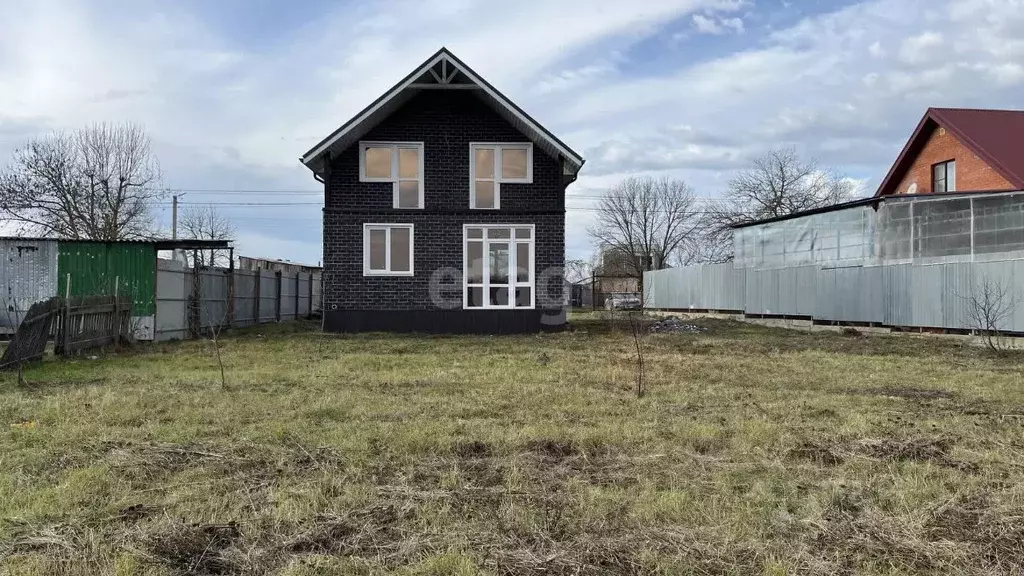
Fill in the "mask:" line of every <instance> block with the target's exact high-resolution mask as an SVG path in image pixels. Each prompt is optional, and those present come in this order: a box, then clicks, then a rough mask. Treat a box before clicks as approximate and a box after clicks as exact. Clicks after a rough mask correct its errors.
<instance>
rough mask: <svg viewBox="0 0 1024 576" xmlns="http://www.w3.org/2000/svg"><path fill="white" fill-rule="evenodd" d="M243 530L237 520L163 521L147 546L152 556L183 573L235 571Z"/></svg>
mask: <svg viewBox="0 0 1024 576" xmlns="http://www.w3.org/2000/svg"><path fill="white" fill-rule="evenodd" d="M241 539H242V533H241V531H240V530H239V529H238V526H237V525H236V524H234V523H229V524H185V523H182V522H178V523H174V524H171V525H164V530H162V531H160V532H155V533H151V534H150V535H149V536H148V538H147V539H146V541H145V543H144V549H145V550H146V552H148V553H149V555H150V557H151V560H154V561H156V562H158V563H160V564H163V565H165V566H167V567H168V568H170V569H172V570H174V571H175V572H178V573H183V574H236V573H238V572H240V571H241V564H240V562H239V559H238V558H237V557H236V556H237V552H238V545H239V542H240V541H241Z"/></svg>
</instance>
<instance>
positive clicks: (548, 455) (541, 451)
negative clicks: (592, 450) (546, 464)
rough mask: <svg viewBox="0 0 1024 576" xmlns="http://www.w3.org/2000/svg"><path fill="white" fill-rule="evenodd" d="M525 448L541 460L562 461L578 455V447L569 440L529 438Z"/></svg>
mask: <svg viewBox="0 0 1024 576" xmlns="http://www.w3.org/2000/svg"><path fill="white" fill-rule="evenodd" d="M526 449H527V450H529V451H530V452H532V453H533V454H536V455H537V456H539V457H540V458H541V459H543V460H547V461H550V462H555V463H558V462H564V461H566V460H568V459H570V458H575V457H577V456H579V455H580V449H579V447H578V446H576V444H575V443H574V442H572V441H571V440H557V439H553V438H542V439H538V440H531V441H530V442H528V443H527V444H526Z"/></svg>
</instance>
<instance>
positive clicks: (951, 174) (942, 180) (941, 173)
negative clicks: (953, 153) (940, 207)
mask: <svg viewBox="0 0 1024 576" xmlns="http://www.w3.org/2000/svg"><path fill="white" fill-rule="evenodd" d="M932 192H956V161H955V160H950V161H948V162H939V163H938V164H933V165H932Z"/></svg>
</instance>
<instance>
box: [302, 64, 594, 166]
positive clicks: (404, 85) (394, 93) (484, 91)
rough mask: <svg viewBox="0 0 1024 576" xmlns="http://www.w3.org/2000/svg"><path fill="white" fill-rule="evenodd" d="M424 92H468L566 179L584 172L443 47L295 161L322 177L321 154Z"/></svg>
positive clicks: (575, 157) (578, 159) (567, 151)
mask: <svg viewBox="0 0 1024 576" xmlns="http://www.w3.org/2000/svg"><path fill="white" fill-rule="evenodd" d="M428 89H447V90H459V89H462V90H473V91H474V92H475V93H476V94H477V95H478V96H479V97H480V99H481V100H483V101H485V102H486V103H487V104H489V105H490V106H491V108H493V109H494V110H495V111H496V112H497V113H498V114H500V115H501V116H503V117H504V118H505V119H506V120H508V121H509V122H510V123H511V124H512V125H513V126H515V127H516V129H518V130H519V131H520V132H522V133H523V134H525V135H526V136H527V137H528V138H529V139H530V140H531V141H532V142H533V143H534V144H535V145H537V146H538V147H540V148H541V149H543V150H544V151H545V152H546V153H548V154H549V155H551V156H553V157H556V158H557V157H559V156H560V157H562V158H564V159H565V170H566V172H567V173H568V174H569V175H572V176H575V175H576V173H577V172H579V170H580V168H582V167H583V162H584V160H583V157H582V156H580V155H579V154H577V153H576V152H574V151H573V150H572V149H571V148H569V147H568V146H567V145H566V144H565V143H564V142H562V141H561V140H559V139H558V138H557V137H556V136H555V135H554V134H552V133H551V132H549V131H548V130H547V129H546V128H544V127H543V126H541V125H540V123H538V122H537V121H536V120H534V119H533V118H531V117H530V115H529V114H527V113H526V112H525V111H523V109H522V108H520V107H519V106H517V105H516V104H515V103H514V102H512V101H511V100H509V99H508V98H506V97H505V96H504V95H503V94H502V93H501V92H498V90H497V89H495V88H494V87H493V86H491V85H490V84H489V83H488V82H487V81H486V80H484V79H483V78H482V77H480V76H479V75H478V74H477V73H476V72H474V71H473V69H472V68H470V67H469V66H466V64H465V63H463V62H462V61H461V60H459V59H458V58H456V57H455V55H454V54H452V53H451V52H450V51H448V49H447V48H444V47H442V48H441V49H440V50H438V51H437V52H436V53H434V55H433V56H431V57H430V58H427V60H426V61H425V62H423V64H421V65H420V66H418V67H417V68H416V69H415V70H413V71H412V72H411V73H409V75H407V76H406V77H405V78H402V79H401V80H400V81H399V82H398V84H395V85H394V86H393V87H392V88H391V89H390V90H388V91H387V92H385V93H384V94H383V95H382V96H381V97H380V98H377V99H376V100H374V101H373V102H372V103H371V104H370V105H369V106H367V107H366V108H364V109H363V110H362V111H361V112H359V113H358V114H356V115H355V116H354V117H353V118H352V119H350V120H349V121H348V122H346V123H344V124H342V125H341V127H340V128H338V129H337V130H335V131H334V132H332V133H331V134H330V135H329V136H328V137H327V138H324V139H323V140H322V141H321V142H320V143H319V144H317V145H316V146H314V147H313V148H311V149H310V150H309V151H308V152H306V153H305V154H303V155H302V158H300V160H301V161H302V163H303V164H305V165H306V167H307V168H309V169H310V170H312V171H313V173H314V174H318V175H319V174H322V173H323V158H324V153H325V152H328V151H338V150H344V149H345V148H348V147H349V146H351V145H352V144H354V143H356V142H357V141H358V140H359V138H361V137H362V136H363V135H364V134H366V133H367V132H369V131H370V130H371V129H372V128H373V127H374V126H376V125H377V124H378V123H379V122H380V121H382V120H383V119H384V118H387V117H388V116H390V115H391V114H392V113H393V112H394V111H396V110H397V109H398V108H399V107H400V106H402V104H405V103H406V102H407V101H408V100H409V99H410V98H412V97H413V96H414V95H416V94H417V93H419V92H420V91H421V90H428Z"/></svg>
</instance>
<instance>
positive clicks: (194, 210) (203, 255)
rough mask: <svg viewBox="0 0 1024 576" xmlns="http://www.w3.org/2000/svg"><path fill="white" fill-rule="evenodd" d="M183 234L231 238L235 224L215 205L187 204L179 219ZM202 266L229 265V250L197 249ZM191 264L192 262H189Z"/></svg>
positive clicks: (206, 238)
mask: <svg viewBox="0 0 1024 576" xmlns="http://www.w3.org/2000/svg"><path fill="white" fill-rule="evenodd" d="M178 229H179V230H180V232H181V235H182V236H183V237H185V238H189V239H192V240H231V239H232V238H234V236H235V225H234V224H233V223H232V222H231V220H229V219H228V218H227V217H226V216H224V215H222V214H221V213H220V212H218V211H217V209H216V208H214V207H213V206H209V205H207V206H186V207H185V209H184V210H182V212H181V216H180V217H179V219H178ZM194 254H195V258H196V259H198V261H199V265H200V266H218V265H221V266H227V265H228V264H229V262H228V258H230V257H231V256H230V252H229V251H228V250H216V249H214V250H196V251H194ZM189 264H192V263H191V262H189Z"/></svg>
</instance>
